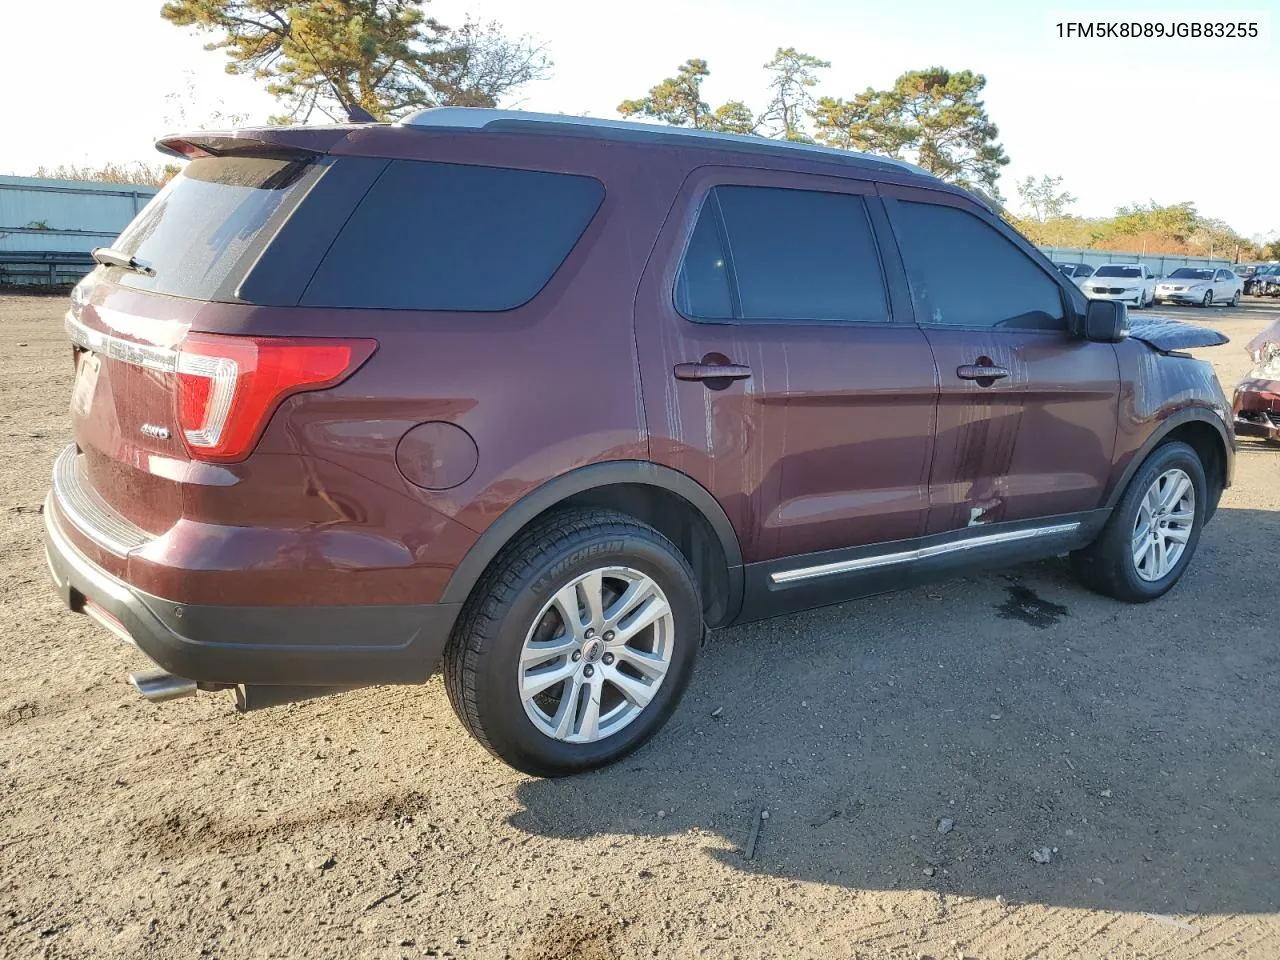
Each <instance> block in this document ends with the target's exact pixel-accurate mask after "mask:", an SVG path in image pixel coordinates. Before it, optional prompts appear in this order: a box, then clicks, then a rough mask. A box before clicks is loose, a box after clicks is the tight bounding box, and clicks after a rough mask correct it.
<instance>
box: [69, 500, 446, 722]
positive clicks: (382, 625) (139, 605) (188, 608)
mask: <svg viewBox="0 0 1280 960" xmlns="http://www.w3.org/2000/svg"><path fill="white" fill-rule="evenodd" d="M59 522H60V521H59V513H58V505H57V504H56V502H55V500H54V497H53V496H52V495H50V497H49V498H47V499H46V500H45V506H44V530H45V553H46V558H47V560H48V563H49V570H50V573H51V574H52V578H53V582H54V585H55V586H56V587H57V590H58V593H59V595H60V596H61V597H62V600H63V602H64V603H65V604H66V605H67V606H68V607H69V608H70V609H71V610H72V611H74V612H76V613H82V614H85V615H87V616H89V617H91V618H92V619H94V620H95V621H97V622H98V623H100V624H102V625H103V626H105V627H106V628H107V629H109V630H110V631H111V632H113V633H115V634H116V635H117V636H123V637H127V638H128V639H129V640H130V641H132V642H133V643H134V644H136V645H137V647H138V648H139V649H140V650H141V651H142V652H143V653H144V654H146V656H147V657H148V658H149V659H150V660H152V661H153V662H154V663H156V664H157V665H158V666H159V667H161V668H162V669H163V670H164V671H165V672H167V673H169V674H173V675H174V676H176V677H181V678H185V679H186V680H189V681H192V682H194V683H197V684H199V685H205V684H219V685H233V684H272V685H274V684H283V685H303V686H348V687H351V686H366V685H371V684H395V683H423V682H425V681H426V680H427V679H428V678H429V677H430V676H431V674H432V673H433V672H434V671H435V669H436V666H437V665H438V664H439V661H440V656H441V654H442V653H443V652H444V647H445V644H446V643H448V640H449V636H450V633H451V632H452V630H453V624H454V621H455V620H457V617H458V613H459V611H460V610H461V606H462V605H461V604H457V603H449V604H444V603H437V604H415V605H397V606H389V605H368V604H364V605H335V606H323V607H232V606H212V605H197V604H180V603H175V602H173V601H170V600H165V599H162V598H160V597H153V596H151V595H150V594H147V593H143V592H142V591H140V590H136V589H134V588H133V587H131V586H129V585H128V584H127V583H125V582H124V581H122V580H120V579H119V578H117V577H115V576H113V575H112V574H109V573H107V572H106V571H105V570H103V569H102V568H101V567H99V566H97V565H96V564H95V563H93V561H91V560H90V559H89V558H87V557H86V556H84V554H82V553H80V551H79V550H78V549H77V548H76V547H75V545H74V544H72V543H71V541H70V540H68V539H67V537H66V535H65V534H64V533H63V532H62V530H61V529H60V528H59ZM295 699H296V698H295Z"/></svg>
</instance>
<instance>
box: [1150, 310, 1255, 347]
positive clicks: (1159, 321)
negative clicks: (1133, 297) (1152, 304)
mask: <svg viewBox="0 0 1280 960" xmlns="http://www.w3.org/2000/svg"><path fill="white" fill-rule="evenodd" d="M1129 336H1130V337H1131V338H1132V339H1134V340H1141V341H1142V342H1143V343H1145V344H1147V345H1148V346H1151V347H1155V348H1156V349H1157V350H1159V351H1160V352H1161V353H1168V352H1169V351H1171V350H1189V349H1191V348H1192V347H1217V346H1221V345H1222V344H1224V343H1230V342H1231V341H1230V340H1228V339H1227V337H1226V336H1224V335H1223V334H1221V333H1219V332H1218V331H1217V330H1210V329H1209V328H1208V327H1198V326H1196V325H1195V324H1194V323H1183V322H1182V321H1181V320H1171V319H1169V318H1168V317H1145V316H1144V317H1135V316H1134V315H1133V314H1129Z"/></svg>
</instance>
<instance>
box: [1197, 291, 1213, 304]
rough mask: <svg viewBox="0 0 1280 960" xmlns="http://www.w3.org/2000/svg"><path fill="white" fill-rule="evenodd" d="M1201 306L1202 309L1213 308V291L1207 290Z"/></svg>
mask: <svg viewBox="0 0 1280 960" xmlns="http://www.w3.org/2000/svg"><path fill="white" fill-rule="evenodd" d="M1200 306H1202V307H1212V306H1213V291H1212V290H1206V291H1205V292H1204V299H1203V300H1201V301H1200Z"/></svg>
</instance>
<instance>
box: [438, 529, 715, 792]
mask: <svg viewBox="0 0 1280 960" xmlns="http://www.w3.org/2000/svg"><path fill="white" fill-rule="evenodd" d="M597 574H598V575H599V579H596V577H597ZM584 578H585V579H584ZM628 578H631V579H628ZM646 580H647V582H648V583H649V584H650V585H651V586H653V587H655V588H656V593H654V592H648V593H645V592H644V591H645V590H647V588H646V587H644V582H645V581H646ZM589 586H593V587H595V592H594V595H595V596H598V597H601V598H602V599H601V600H600V602H599V604H598V607H597V608H596V609H597V610H598V611H600V613H599V614H598V615H596V616H593V615H592V614H591V607H590V606H588V605H587V604H586V603H585V602H584V601H585V599H586V597H587V596H588V595H592V590H591V589H590V588H589ZM630 586H634V587H635V588H636V592H635V599H634V600H632V601H631V605H630V606H627V607H626V608H625V609H622V610H619V609H618V608H617V605H618V603H619V602H620V598H623V597H625V596H626V592H627V591H628V589H629V587H630ZM610 597H612V599H610ZM570 598H571V599H570ZM650 599H656V600H659V601H663V600H664V601H665V609H666V610H667V614H664V615H662V616H660V617H658V619H657V620H656V621H655V622H654V623H653V624H652V625H650V626H646V627H644V628H643V629H641V630H640V631H639V632H638V633H637V634H636V635H635V636H634V637H632V638H631V640H627V641H615V640H614V639H613V638H614V632H613V630H608V631H607V632H606V630H605V627H606V626H607V623H606V620H605V619H604V618H605V617H606V616H612V617H613V618H615V619H616V622H615V623H613V626H615V627H617V628H618V630H617V633H618V635H621V634H623V633H624V632H625V631H626V628H627V627H626V625H632V626H633V625H634V624H635V621H636V619H639V617H638V612H639V611H640V609H641V608H642V607H643V608H645V609H646V611H647V612H650V613H652V612H655V611H661V610H662V609H663V607H662V603H660V602H659V603H657V604H655V605H654V606H649V607H646V604H648V603H649V601H650ZM561 600H565V601H567V602H568V603H571V604H572V607H573V614H572V615H574V616H577V617H578V623H577V626H576V629H575V627H574V626H571V624H570V620H569V616H570V614H568V613H565V614H562V613H561V611H562V610H567V609H568V608H567V606H564V605H562V604H561ZM611 611H612V613H611ZM624 614H625V615H624ZM587 621H590V622H591V623H593V624H594V626H593V627H590V628H588V626H587ZM703 629H704V627H703V620H702V601H701V598H700V596H699V593H698V585H697V582H696V581H695V579H694V576H693V571H692V570H691V569H690V567H689V563H688V561H687V560H686V559H685V558H684V556H683V555H682V554H681V553H680V551H679V550H677V549H676V547H675V545H674V544H672V543H671V541H670V540H668V539H667V538H666V537H664V536H663V535H662V534H660V533H659V532H658V531H656V530H654V529H653V528H652V527H649V526H646V525H645V524H643V523H640V522H639V521H637V520H635V519H633V518H632V517H629V516H627V515H626V514H622V513H618V512H616V511H613V510H603V509H574V510H565V511H561V512H558V513H555V514H552V515H550V516H548V517H547V518H546V519H545V520H543V521H540V522H538V523H536V524H535V525H534V526H532V527H531V528H529V529H528V530H526V531H524V532H523V533H521V534H520V535H519V536H518V537H517V538H516V539H515V540H514V541H513V542H512V543H511V544H509V545H508V546H507V547H506V548H505V549H504V550H503V551H502V553H501V554H499V556H498V557H497V559H495V561H494V563H493V565H492V566H491V567H490V569H489V570H488V571H487V572H486V573H485V575H484V577H482V578H481V581H480V583H479V584H477V586H476V588H475V590H474V591H473V592H472V595H471V597H470V598H469V599H468V601H467V604H466V606H465V607H464V608H463V612H462V615H461V616H460V617H459V621H458V626H457V627H456V628H455V630H454V634H453V637H452V638H451V640H450V642H449V645H448V647H447V648H446V650H445V656H444V677H445V684H446V688H447V690H448V693H449V701H450V703H451V704H452V705H453V709H454V712H455V713H457V715H458V718H459V719H460V720H461V721H462V724H463V726H464V727H466V729H467V731H468V732H469V733H470V734H471V735H472V736H474V737H475V738H476V739H477V740H479V741H480V743H481V744H482V745H483V746H484V747H485V748H487V749H488V750H489V751H490V752H491V753H493V754H494V755H495V756H496V757H498V758H499V759H501V760H503V761H505V762H506V763H508V764H510V765H511V766H513V767H515V768H516V769H517V770H521V771H523V772H525V773H529V774H533V775H534V776H539V777H559V776H566V775H569V774H573V773H579V772H581V771H584V770H590V769H592V768H594V767H599V766H603V765H604V764H607V763H612V762H613V761H615V760H618V759H619V758H621V757H623V756H625V755H626V754H628V753H630V752H631V751H633V750H635V749H636V748H637V747H639V746H640V745H641V744H642V743H644V742H645V741H646V740H648V739H649V738H650V737H651V736H653V734H654V733H656V732H657V731H658V729H659V728H660V727H661V726H662V725H663V724H664V723H665V722H666V721H667V719H668V717H670V716H671V713H672V712H673V711H674V710H675V708H676V705H677V704H678V703H679V702H680V697H681V695H682V694H683V693H684V690H685V687H686V686H687V685H688V682H689V677H690V676H691V675H692V673H693V664H694V660H695V658H696V656H697V652H698V646H699V645H700V643H701V640H702V635H703ZM606 638H608V641H609V642H608V643H606V642H605V640H606ZM544 645H545V646H549V647H551V648H552V649H551V650H550V651H548V650H547V649H545V648H544V649H537V648H539V647H540V646H544ZM646 645H647V649H645V647H646ZM535 651H536V652H535ZM611 651H612V652H611ZM539 654H546V655H547V656H548V657H549V659H547V660H545V661H535V660H534V659H533V658H534V657H536V656H538V655H539ZM641 654H648V657H647V658H644V657H642V656H641ZM664 657H665V664H666V665H665V667H662V671H661V672H659V671H658V667H659V666H661V663H660V662H659V661H662V660H663V658H664ZM635 664H641V665H642V666H643V667H644V668H645V671H646V672H641V670H640V669H637V667H636V666H635ZM553 674H554V675H557V676H559V675H564V676H565V679H563V680H562V681H558V682H556V683H554V684H552V685H551V686H550V687H548V688H546V689H544V690H542V692H540V693H536V694H532V695H531V696H528V697H526V696H525V690H526V689H527V690H529V691H530V692H531V693H532V691H534V690H535V689H537V688H538V686H539V684H540V683H545V682H546V681H547V678H548V677H550V676H552V675H553ZM615 680H616V684H617V685H615V683H614V681H615ZM579 684H580V686H579ZM571 687H572V691H573V692H579V691H582V692H581V693H580V694H579V696H578V697H577V698H574V697H573V695H572V693H571ZM624 687H625V688H626V689H627V691H628V695H626V696H624ZM592 694H595V696H592ZM566 700H568V701H569V703H570V704H572V706H573V708H574V709H573V711H572V715H570V712H569V710H568V709H567V708H566ZM640 701H643V703H641V702H640ZM553 711H554V713H553ZM593 715H594V717H595V718H596V719H595V724H596V725H598V726H596V727H593V725H592V721H591V717H592V716H593ZM610 717H612V719H610ZM628 718H629V719H628ZM609 727H613V728H614V729H613V730H612V732H610V731H609V730H608V728H609ZM553 728H554V729H553ZM593 734H594V737H593ZM575 740H576V741H577V742H574V741H575Z"/></svg>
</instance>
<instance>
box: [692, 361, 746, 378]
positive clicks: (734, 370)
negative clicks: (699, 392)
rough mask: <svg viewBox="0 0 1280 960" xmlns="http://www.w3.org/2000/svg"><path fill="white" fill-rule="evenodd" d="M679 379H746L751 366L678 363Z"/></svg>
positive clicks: (740, 364)
mask: <svg viewBox="0 0 1280 960" xmlns="http://www.w3.org/2000/svg"><path fill="white" fill-rule="evenodd" d="M675 374H676V379H677V380H726V381H728V380H746V379H747V378H748V377H750V376H751V368H750V367H748V366H747V365H746V364H742V363H677V364H676V366H675Z"/></svg>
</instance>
